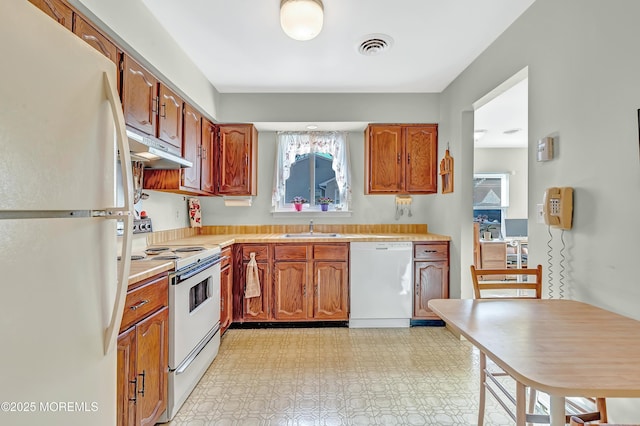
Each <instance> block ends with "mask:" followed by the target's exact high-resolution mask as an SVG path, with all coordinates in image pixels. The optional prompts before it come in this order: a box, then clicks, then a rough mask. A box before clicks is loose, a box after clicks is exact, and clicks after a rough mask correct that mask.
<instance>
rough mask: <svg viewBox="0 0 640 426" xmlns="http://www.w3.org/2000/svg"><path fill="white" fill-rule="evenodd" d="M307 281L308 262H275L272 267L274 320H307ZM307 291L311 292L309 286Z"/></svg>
mask: <svg viewBox="0 0 640 426" xmlns="http://www.w3.org/2000/svg"><path fill="white" fill-rule="evenodd" d="M308 281H309V267H308V262H306V261H302V262H275V264H274V267H273V287H274V288H273V299H274V309H273V313H274V318H275V319H276V320H278V321H294V320H306V319H307V317H308V314H307V312H308V309H307V305H308V301H307V283H308ZM309 291H311V286H310V285H309Z"/></svg>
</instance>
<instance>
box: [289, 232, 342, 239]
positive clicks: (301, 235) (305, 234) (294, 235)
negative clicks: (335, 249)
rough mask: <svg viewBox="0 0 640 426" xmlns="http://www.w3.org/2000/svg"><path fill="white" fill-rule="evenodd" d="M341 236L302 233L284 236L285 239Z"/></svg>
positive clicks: (322, 233) (336, 235)
mask: <svg viewBox="0 0 640 426" xmlns="http://www.w3.org/2000/svg"><path fill="white" fill-rule="evenodd" d="M339 236H340V234H331V233H324V232H300V233H298V234H284V235H283V236H282V237H283V238H336V237H339Z"/></svg>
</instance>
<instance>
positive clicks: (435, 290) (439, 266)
mask: <svg viewBox="0 0 640 426" xmlns="http://www.w3.org/2000/svg"><path fill="white" fill-rule="evenodd" d="M413 277H414V286H415V290H414V291H415V297H414V299H413V316H414V317H415V318H425V319H440V317H438V316H437V315H436V314H435V313H434V312H433V311H432V310H431V309H429V306H428V303H429V300H431V299H447V298H449V263H448V262H446V261H437V262H414V274H413Z"/></svg>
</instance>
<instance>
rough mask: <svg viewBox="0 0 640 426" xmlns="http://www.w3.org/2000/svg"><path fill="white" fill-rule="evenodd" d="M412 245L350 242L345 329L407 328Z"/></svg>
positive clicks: (403, 242)
mask: <svg viewBox="0 0 640 426" xmlns="http://www.w3.org/2000/svg"><path fill="white" fill-rule="evenodd" d="M412 250H413V243H411V242H410V241H398V242H372V243H358V242H354V243H351V250H350V258H351V264H350V267H349V270H350V276H349V278H350V283H349V284H350V287H351V294H350V300H351V302H350V303H351V312H350V317H349V327H352V328H382V327H409V326H410V325H411V324H410V322H411V314H412V311H413V303H412V301H413V268H412V267H411V266H412V259H413V254H412Z"/></svg>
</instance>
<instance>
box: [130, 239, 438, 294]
mask: <svg viewBox="0 0 640 426" xmlns="http://www.w3.org/2000/svg"><path fill="white" fill-rule="evenodd" d="M315 234H316V235H322V234H323V233H322V232H317V233H315ZM284 235H285V234H282V233H277V234H219V235H215V234H214V235H197V236H192V237H187V238H181V239H175V240H170V241H166V244H167V245H193V246H200V245H219V246H220V247H221V248H225V247H228V246H230V245H232V244H235V243H313V242H316V243H328V242H333V243H350V242H372V241H373V242H376V241H379V242H383V241H450V240H451V238H450V237H448V236H446V235H439V234H431V233H418V234H412V233H397V234H389V233H376V234H370V233H368V234H356V233H344V234H343V233H339V234H338V235H339V236H337V237H328V236H327V237H318V236H316V237H295V238H290V237H284ZM171 269H173V262H171V261H154V260H144V261H134V262H131V272H130V274H129V284H130V285H131V284H133V283H136V282H139V281H142V280H144V279H147V278H150V277H152V276H154V275H156V274H159V273H161V272H164V271H170V270H171Z"/></svg>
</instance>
